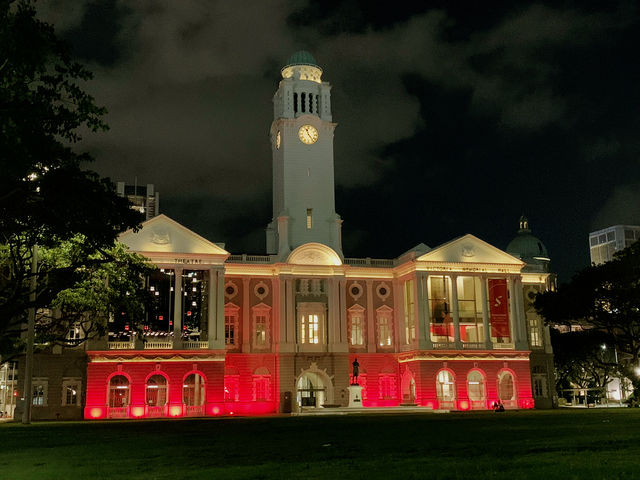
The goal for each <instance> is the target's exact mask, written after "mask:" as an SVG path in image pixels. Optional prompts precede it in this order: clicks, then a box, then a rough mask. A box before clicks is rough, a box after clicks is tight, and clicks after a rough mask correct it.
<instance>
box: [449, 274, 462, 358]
mask: <svg viewBox="0 0 640 480" xmlns="http://www.w3.org/2000/svg"><path fill="white" fill-rule="evenodd" d="M451 315H452V316H453V341H454V343H455V347H456V348H457V349H459V350H462V342H461V341H460V313H459V311H458V276H457V275H451Z"/></svg>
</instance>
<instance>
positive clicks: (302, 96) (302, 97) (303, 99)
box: [300, 93, 307, 113]
mask: <svg viewBox="0 0 640 480" xmlns="http://www.w3.org/2000/svg"><path fill="white" fill-rule="evenodd" d="M306 104H307V99H306V94H305V93H301V94H300V106H301V107H302V113H304V112H305V107H306Z"/></svg>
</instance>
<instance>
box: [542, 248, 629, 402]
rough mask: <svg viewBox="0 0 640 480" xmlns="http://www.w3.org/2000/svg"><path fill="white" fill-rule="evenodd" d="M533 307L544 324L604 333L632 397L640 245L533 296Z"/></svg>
mask: <svg viewBox="0 0 640 480" xmlns="http://www.w3.org/2000/svg"><path fill="white" fill-rule="evenodd" d="M535 307H536V309H537V310H538V312H539V313H540V314H541V315H542V316H543V317H544V319H545V322H546V323H548V324H552V325H553V324H556V325H557V324H567V325H580V326H582V327H583V328H584V329H595V330H597V331H599V332H602V333H603V334H604V335H606V338H607V339H608V342H607V343H608V344H609V346H610V347H613V348H615V349H616V352H617V360H618V362H619V363H618V365H617V366H618V367H619V371H620V373H621V374H622V375H624V376H625V377H626V378H628V379H629V381H630V382H631V383H632V384H633V388H634V392H635V394H634V395H638V393H639V392H640V377H639V375H638V373H637V371H638V370H637V369H638V366H639V364H638V361H639V359H640V242H636V243H634V244H633V245H631V246H630V247H628V248H626V249H624V250H622V251H620V252H618V253H616V255H615V258H614V259H613V260H612V261H610V262H607V263H604V264H602V265H592V266H590V267H587V268H585V269H584V270H582V271H580V272H579V273H577V274H576V275H575V276H574V277H573V279H572V280H571V282H569V283H568V284H565V285H562V286H560V287H559V288H558V290H557V291H555V292H554V291H549V292H545V293H542V294H540V295H538V296H537V297H536V302H535ZM557 354H558V352H556V355H557ZM608 363H611V364H612V366H613V365H615V363H614V362H613V361H609V362H608Z"/></svg>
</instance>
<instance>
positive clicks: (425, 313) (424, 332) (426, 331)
mask: <svg viewBox="0 0 640 480" xmlns="http://www.w3.org/2000/svg"><path fill="white" fill-rule="evenodd" d="M426 299H427V275H426V274H425V273H424V272H417V275H416V305H415V308H416V314H417V317H418V318H417V321H416V323H417V325H416V327H417V329H418V331H417V332H416V333H417V335H418V348H420V349H422V350H431V349H432V348H433V344H432V343H431V321H430V317H429V308H428V304H427V301H426Z"/></svg>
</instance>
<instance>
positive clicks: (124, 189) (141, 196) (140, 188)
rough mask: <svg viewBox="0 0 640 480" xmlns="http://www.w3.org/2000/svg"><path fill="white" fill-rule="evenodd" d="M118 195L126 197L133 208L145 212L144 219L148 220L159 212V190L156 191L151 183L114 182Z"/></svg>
mask: <svg viewBox="0 0 640 480" xmlns="http://www.w3.org/2000/svg"><path fill="white" fill-rule="evenodd" d="M116 189H117V192H118V195H120V196H121V197H127V198H128V199H129V201H130V202H131V203H132V206H131V208H135V209H136V210H138V211H140V212H141V213H144V214H145V220H150V219H152V218H153V217H155V216H156V215H158V214H159V213H160V192H157V191H156V190H155V188H154V186H153V184H152V183H148V184H146V185H138V184H137V183H134V184H133V185H131V184H129V183H125V182H118V183H117V184H116Z"/></svg>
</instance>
